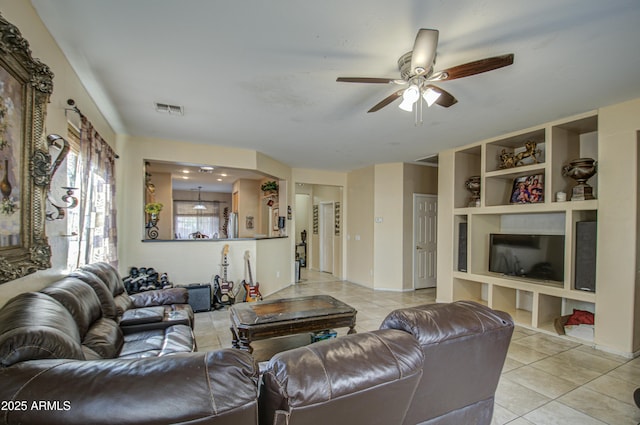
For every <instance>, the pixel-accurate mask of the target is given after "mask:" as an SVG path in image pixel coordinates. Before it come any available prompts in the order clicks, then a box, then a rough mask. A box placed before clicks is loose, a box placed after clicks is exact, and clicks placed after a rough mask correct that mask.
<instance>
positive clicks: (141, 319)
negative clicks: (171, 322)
mask: <svg viewBox="0 0 640 425" xmlns="http://www.w3.org/2000/svg"><path fill="white" fill-rule="evenodd" d="M164 315H165V312H164V307H160V306H158V307H145V308H133V309H131V310H127V311H125V312H124V314H123V315H122V318H121V319H120V326H130V325H139V324H141V323H153V322H161V321H162V319H164Z"/></svg>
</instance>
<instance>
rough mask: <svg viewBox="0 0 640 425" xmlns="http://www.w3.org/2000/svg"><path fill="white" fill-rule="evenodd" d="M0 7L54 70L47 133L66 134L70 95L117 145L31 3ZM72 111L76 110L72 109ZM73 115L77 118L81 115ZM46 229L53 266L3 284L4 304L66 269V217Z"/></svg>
mask: <svg viewBox="0 0 640 425" xmlns="http://www.w3.org/2000/svg"><path fill="white" fill-rule="evenodd" d="M0 11H1V12H2V16H4V18H5V19H7V20H8V21H9V22H11V23H12V24H13V25H15V26H16V27H18V30H20V33H21V34H22V36H23V37H24V38H25V39H26V40H27V41H28V42H29V47H30V49H31V51H32V55H33V57H34V58H37V59H40V60H41V61H42V62H43V63H44V64H46V65H47V66H49V67H50V68H51V70H52V71H53V73H54V78H53V94H52V95H51V98H50V103H49V105H48V107H47V117H46V122H45V134H52V133H56V134H59V135H61V136H65V137H66V134H67V118H66V116H65V108H66V107H67V99H70V98H71V99H74V100H75V102H76V105H77V106H78V107H79V108H80V110H81V111H82V112H83V113H84V114H85V115H86V116H87V117H88V118H89V119H90V120H91V122H92V123H93V125H94V126H95V127H96V129H97V130H98V132H99V133H100V134H101V135H102V137H103V138H104V139H105V140H106V141H107V142H109V143H110V144H111V145H112V146H113V143H114V141H115V134H114V132H113V130H112V129H111V127H110V126H109V125H108V124H107V122H106V121H105V119H104V117H103V116H102V114H100V112H99V111H98V109H97V108H96V106H95V104H94V103H93V101H92V100H91V97H90V96H89V94H88V93H87V92H86V90H85V88H84V86H83V85H82V84H81V83H80V81H79V80H78V77H77V75H76V74H75V72H74V71H73V69H72V68H71V66H70V65H69V63H68V62H67V60H66V58H65V57H64V55H63V54H62V52H61V51H60V49H59V47H58V45H57V44H56V43H55V41H54V40H53V39H52V38H51V36H50V34H49V32H48V31H47V29H46V28H45V27H44V25H43V24H42V21H40V18H39V17H38V15H37V14H36V13H35V11H34V10H33V8H32V6H31V3H30V2H28V1H15V0H0ZM71 115H76V114H75V113H70V116H71ZM73 119H74V120H75V121H77V115H76V116H74V117H73ZM140 193H142V192H140ZM45 231H46V234H47V237H48V239H49V244H50V245H51V248H52V254H53V255H52V259H51V260H52V268H50V269H48V270H42V271H38V272H36V273H34V274H30V275H28V276H26V277H24V278H22V279H16V280H13V281H11V282H7V283H4V284H2V285H0V305H3V304H4V303H5V302H6V301H8V300H9V299H10V298H12V297H14V296H15V295H17V294H18V293H20V292H25V291H32V290H39V289H41V288H43V287H44V286H46V285H47V284H49V283H51V282H52V281H53V280H54V279H56V278H57V277H59V276H60V275H62V274H64V273H65V272H66V267H67V255H66V253H67V244H68V238H67V237H64V236H61V235H63V234H66V233H67V231H66V220H56V221H47V222H46V226H45Z"/></svg>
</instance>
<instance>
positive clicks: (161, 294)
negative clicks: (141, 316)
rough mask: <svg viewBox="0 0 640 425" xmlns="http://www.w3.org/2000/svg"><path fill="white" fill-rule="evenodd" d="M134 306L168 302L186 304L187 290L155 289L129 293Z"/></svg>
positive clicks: (148, 305) (165, 303)
mask: <svg viewBox="0 0 640 425" xmlns="http://www.w3.org/2000/svg"><path fill="white" fill-rule="evenodd" d="M129 297H131V300H132V301H133V306H134V307H135V308H140V307H151V306H157V305H169V304H187V303H188V302H189V291H187V288H167V289H156V290H154V291H146V292H140V293H137V294H131V295H129Z"/></svg>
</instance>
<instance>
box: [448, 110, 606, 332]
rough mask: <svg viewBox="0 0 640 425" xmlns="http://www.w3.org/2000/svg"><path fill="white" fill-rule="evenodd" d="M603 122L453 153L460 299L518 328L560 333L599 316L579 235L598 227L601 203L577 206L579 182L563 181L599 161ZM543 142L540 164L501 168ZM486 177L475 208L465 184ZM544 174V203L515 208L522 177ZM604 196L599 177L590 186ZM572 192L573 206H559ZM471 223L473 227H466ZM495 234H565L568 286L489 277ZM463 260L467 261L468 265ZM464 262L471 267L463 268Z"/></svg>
mask: <svg viewBox="0 0 640 425" xmlns="http://www.w3.org/2000/svg"><path fill="white" fill-rule="evenodd" d="M597 131H598V116H597V114H596V113H595V112H594V113H588V114H584V115H581V116H577V117H573V118H570V119H567V120H563V121H557V122H553V123H549V124H547V125H543V126H539V127H535V128H530V129H527V130H524V131H522V132H518V133H512V134H509V135H507V136H503V137H499V138H494V139H490V140H485V141H480V142H478V143H476V144H473V145H470V146H465V147H462V148H459V149H457V150H454V152H453V158H452V160H453V171H452V176H451V177H452V181H453V193H452V194H451V195H452V201H453V209H452V212H453V230H454V231H453V234H452V241H451V242H452V244H451V246H452V248H453V252H452V255H453V257H452V258H454V259H457V261H453V267H454V270H452V272H451V274H450V275H451V277H452V287H451V296H452V298H453V300H461V299H467V300H468V299H470V300H475V301H477V302H480V303H483V304H485V305H488V306H489V307H492V308H495V309H498V310H503V311H506V312H508V313H510V314H511V315H512V316H513V317H514V319H515V321H516V322H517V323H518V324H521V325H524V326H527V327H532V328H536V329H539V330H543V331H549V332H553V333H555V330H554V320H555V319H556V318H557V317H560V316H562V315H565V314H570V313H571V312H572V310H573V308H579V309H584V310H589V311H591V312H594V313H595V305H596V294H595V293H594V292H587V291H583V290H578V289H576V288H575V283H574V282H575V251H576V247H575V229H576V223H577V222H580V221H597V219H598V200H597V199H594V200H588V201H571V200H570V197H571V189H572V187H573V186H574V185H575V181H574V180H572V179H571V178H568V177H564V176H563V175H562V168H563V166H565V165H567V164H568V162H569V161H571V160H573V159H576V158H583V157H590V158H594V159H596V160H597V159H598V157H597V155H598V133H597ZM530 141H533V142H534V143H535V144H536V153H537V154H536V159H535V160H534V159H533V158H531V157H528V158H526V159H524V160H523V162H522V165H520V166H515V167H512V168H501V165H503V162H502V161H501V160H500V155H501V154H505V153H506V154H507V155H508V154H512V155H517V154H519V153H520V152H523V151H524V150H525V143H526V142H530ZM471 176H480V178H481V192H480V204H479V206H477V207H470V206H469V200H470V196H471V193H470V192H469V191H468V190H467V188H466V186H465V182H466V181H467V180H468V179H469V178H470V177H471ZM528 176H540V179H541V180H542V184H543V198H542V199H541V201H540V202H537V203H524V204H517V203H513V202H512V192H513V189H514V181H515V179H517V178H522V177H528ZM589 184H590V185H591V186H593V188H594V194H595V195H596V198H597V176H595V177H593V178H591V179H590V180H589ZM558 192H565V193H566V194H567V201H566V202H558V201H556V194H557V193H558ZM460 223H465V224H466V225H465V226H460ZM461 231H466V238H463V239H464V240H465V242H464V246H466V257H465V256H464V255H462V257H465V258H463V261H462V260H460V257H461V252H460V251H459V246H460V232H461ZM491 233H522V234H556V235H557V234H561V235H564V236H565V238H564V241H565V246H564V277H563V280H562V281H541V280H534V279H527V278H523V277H511V276H505V275H501V274H498V273H492V272H489V270H488V269H489V251H490V248H489V235H490V234H491ZM460 261H462V263H460ZM459 264H463V265H464V267H459Z"/></svg>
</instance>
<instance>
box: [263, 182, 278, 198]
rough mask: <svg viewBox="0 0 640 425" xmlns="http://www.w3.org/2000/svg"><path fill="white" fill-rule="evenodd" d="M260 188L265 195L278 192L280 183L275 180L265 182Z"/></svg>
mask: <svg viewBox="0 0 640 425" xmlns="http://www.w3.org/2000/svg"><path fill="white" fill-rule="evenodd" d="M260 189H261V190H262V191H263V192H264V193H265V195H268V194H271V193H276V192H277V191H278V183H276V182H275V181H273V180H271V181H268V182H264V183H262V186H260Z"/></svg>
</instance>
